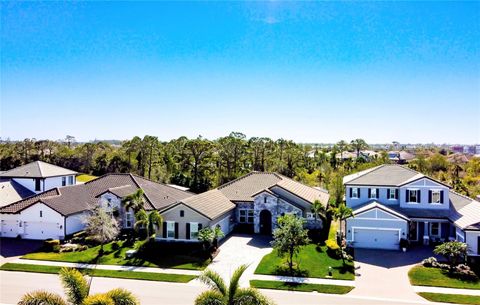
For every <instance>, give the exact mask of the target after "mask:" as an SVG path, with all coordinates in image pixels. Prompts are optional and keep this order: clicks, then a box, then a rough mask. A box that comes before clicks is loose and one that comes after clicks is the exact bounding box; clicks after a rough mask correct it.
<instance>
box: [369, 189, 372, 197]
mask: <svg viewBox="0 0 480 305" xmlns="http://www.w3.org/2000/svg"><path fill="white" fill-rule="evenodd" d="M370 197H372V189H368V198H370Z"/></svg>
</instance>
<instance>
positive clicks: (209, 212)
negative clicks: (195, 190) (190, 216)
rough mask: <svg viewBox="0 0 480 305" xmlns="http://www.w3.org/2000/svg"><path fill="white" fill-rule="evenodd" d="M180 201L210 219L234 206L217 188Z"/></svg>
mask: <svg viewBox="0 0 480 305" xmlns="http://www.w3.org/2000/svg"><path fill="white" fill-rule="evenodd" d="M182 203H184V204H185V205H186V206H188V207H190V208H192V209H194V210H196V211H198V212H200V213H201V214H203V215H205V216H206V217H207V218H209V219H211V220H212V219H215V218H217V217H219V216H221V215H223V214H225V213H226V212H228V211H231V210H233V209H234V208H235V204H234V203H233V202H231V201H230V200H229V199H228V198H227V197H225V195H224V194H223V193H222V192H221V191H219V190H218V189H214V190H211V191H208V192H204V193H201V194H198V195H195V196H192V197H189V198H186V199H184V200H182Z"/></svg>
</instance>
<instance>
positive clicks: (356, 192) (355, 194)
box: [350, 187, 360, 198]
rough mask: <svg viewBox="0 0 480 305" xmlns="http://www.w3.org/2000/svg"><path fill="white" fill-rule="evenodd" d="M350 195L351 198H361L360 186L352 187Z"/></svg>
mask: <svg viewBox="0 0 480 305" xmlns="http://www.w3.org/2000/svg"><path fill="white" fill-rule="evenodd" d="M350 197H351V198H359V197H360V189H359V188H358V187H354V188H351V189H350Z"/></svg>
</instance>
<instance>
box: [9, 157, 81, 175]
mask: <svg viewBox="0 0 480 305" xmlns="http://www.w3.org/2000/svg"><path fill="white" fill-rule="evenodd" d="M76 174H77V172H75V171H72V170H69V169H66V168H63V167H60V166H56V165H53V164H50V163H46V162H43V161H35V162H31V163H28V164H25V165H22V166H19V167H16V168H14V169H11V170H9V171H6V172H3V173H1V174H0V178H48V177H57V176H68V175H76Z"/></svg>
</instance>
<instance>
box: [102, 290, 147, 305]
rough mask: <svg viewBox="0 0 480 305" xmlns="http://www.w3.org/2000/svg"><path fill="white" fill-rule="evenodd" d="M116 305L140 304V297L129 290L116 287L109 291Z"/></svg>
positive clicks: (108, 293) (109, 295)
mask: <svg viewBox="0 0 480 305" xmlns="http://www.w3.org/2000/svg"><path fill="white" fill-rule="evenodd" d="M107 296H108V297H110V298H111V299H112V300H113V303H114V304H115V305H140V302H139V301H138V299H137V298H136V297H135V296H134V295H133V294H132V293H131V292H130V291H128V290H126V289H122V288H116V289H113V290H110V291H109V292H107Z"/></svg>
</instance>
